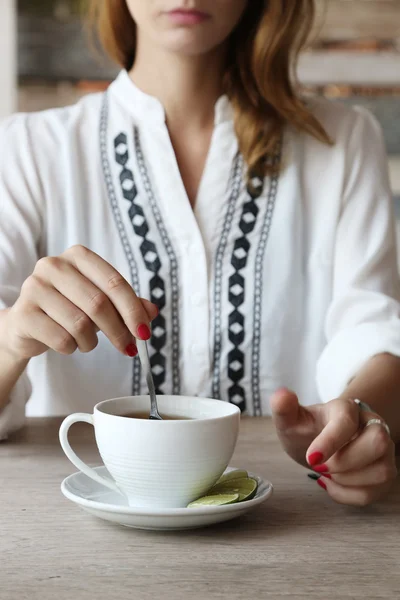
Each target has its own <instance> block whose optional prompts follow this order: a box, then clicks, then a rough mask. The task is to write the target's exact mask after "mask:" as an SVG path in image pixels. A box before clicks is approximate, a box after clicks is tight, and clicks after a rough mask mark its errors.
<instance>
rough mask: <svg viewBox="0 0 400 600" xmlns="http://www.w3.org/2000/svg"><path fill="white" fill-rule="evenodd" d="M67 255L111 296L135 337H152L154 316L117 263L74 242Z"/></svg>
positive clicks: (99, 287)
mask: <svg viewBox="0 0 400 600" xmlns="http://www.w3.org/2000/svg"><path fill="white" fill-rule="evenodd" d="M64 256H66V257H68V259H69V260H71V262H72V264H73V265H74V266H75V267H76V268H77V269H78V271H79V272H80V273H82V275H84V276H85V277H86V278H87V279H89V280H90V281H91V282H92V283H93V284H94V285H95V286H96V287H97V288H98V289H99V290H101V291H102V292H103V294H105V295H106V296H107V297H108V298H109V299H110V300H111V302H112V304H113V305H114V306H115V308H116V310H117V311H118V313H119V315H120V316H121V318H122V320H123V321H124V323H125V324H126V326H127V327H128V329H129V331H130V332H131V334H132V335H133V336H134V337H137V338H139V339H142V340H148V339H150V336H151V331H150V319H149V316H148V314H147V311H146V309H145V308H144V306H143V304H142V302H141V301H140V299H139V298H138V297H137V296H136V294H135V292H134V291H133V289H132V287H131V285H130V284H129V283H128V282H127V281H126V279H124V277H122V275H121V274H120V273H118V271H117V270H116V269H114V267H112V266H111V265H110V264H109V263H107V262H106V261H105V260H103V259H102V258H101V257H100V256H99V255H98V254H96V253H95V252H92V251H91V250H88V249H87V248H85V247H83V246H74V247H73V248H71V249H69V250H67V252H65V253H64Z"/></svg>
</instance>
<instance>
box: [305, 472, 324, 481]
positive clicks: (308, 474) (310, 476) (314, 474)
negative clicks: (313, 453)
mask: <svg viewBox="0 0 400 600" xmlns="http://www.w3.org/2000/svg"><path fill="white" fill-rule="evenodd" d="M307 477H309V478H310V479H313V480H314V481H318V479H319V478H320V477H321V475H317V474H316V473H307Z"/></svg>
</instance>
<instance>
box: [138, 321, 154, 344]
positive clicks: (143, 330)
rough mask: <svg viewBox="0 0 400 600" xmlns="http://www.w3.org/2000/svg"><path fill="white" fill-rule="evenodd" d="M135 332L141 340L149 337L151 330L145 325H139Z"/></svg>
mask: <svg viewBox="0 0 400 600" xmlns="http://www.w3.org/2000/svg"><path fill="white" fill-rule="evenodd" d="M137 332H138V336H139V338H140V339H141V340H144V341H147V340H149V339H150V337H151V332H150V329H149V328H148V326H147V325H139V327H138V328H137Z"/></svg>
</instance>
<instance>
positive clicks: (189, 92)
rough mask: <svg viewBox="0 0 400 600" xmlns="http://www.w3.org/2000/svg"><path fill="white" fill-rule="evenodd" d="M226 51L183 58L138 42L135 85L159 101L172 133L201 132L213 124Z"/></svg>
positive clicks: (133, 70) (134, 71) (221, 90)
mask: <svg viewBox="0 0 400 600" xmlns="http://www.w3.org/2000/svg"><path fill="white" fill-rule="evenodd" d="M224 62H225V51H224V49H223V48H222V49H221V48H218V49H217V50H215V51H214V52H212V53H209V54H207V55H203V56H182V55H178V54H174V53H171V52H170V53H168V52H165V51H162V50H160V49H159V48H157V47H155V46H154V45H152V44H144V43H141V44H140V43H139V44H138V49H137V54H136V60H135V64H134V66H133V68H132V69H131V71H130V76H131V78H132V80H133V81H134V83H135V84H136V85H137V86H138V87H139V88H140V89H141V90H143V91H144V92H145V93H147V94H149V95H151V96H154V97H156V98H158V100H160V102H161V103H162V105H163V107H164V110H165V112H166V117H167V124H168V127H169V129H170V130H171V129H172V130H179V128H181V127H183V126H185V128H187V127H188V125H189V127H190V128H195V129H199V128H200V129H202V128H204V127H209V126H210V125H211V124H213V122H214V107H215V103H216V101H217V100H218V98H219V97H220V96H221V94H222V92H223V87H222V78H223V68H224Z"/></svg>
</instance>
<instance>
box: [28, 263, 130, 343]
mask: <svg viewBox="0 0 400 600" xmlns="http://www.w3.org/2000/svg"><path fill="white" fill-rule="evenodd" d="M39 277H40V274H39ZM46 280H47V281H50V282H51V284H52V285H53V286H54V288H55V289H56V290H57V291H58V292H59V293H60V294H61V295H62V296H64V297H65V298H67V299H68V300H69V301H70V302H72V304H74V305H75V306H77V307H78V308H79V309H80V310H81V311H82V312H84V313H85V315H87V316H88V317H89V318H90V319H91V320H92V321H93V323H95V325H96V326H97V327H98V328H99V329H100V330H101V331H102V332H103V333H104V335H105V336H106V337H107V338H108V339H109V340H110V342H111V343H112V344H113V345H114V346H115V348H117V350H119V351H120V352H122V353H123V354H126V348H127V347H128V346H129V345H130V344H131V343H132V334H131V332H130V331H129V329H128V328H127V326H126V325H125V323H124V322H123V321H122V319H121V317H120V315H119V314H118V312H117V310H116V309H115V307H114V305H113V304H112V302H111V301H110V299H109V298H108V297H107V295H106V294H104V293H103V292H102V291H101V290H99V288H97V287H96V286H95V285H94V284H93V283H92V282H91V281H90V280H89V279H87V278H86V277H85V276H84V275H82V273H80V272H79V271H77V270H76V269H75V267H73V266H72V265H71V264H70V263H69V262H67V261H64V260H61V259H52V260H49V261H48V262H47V264H46Z"/></svg>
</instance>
